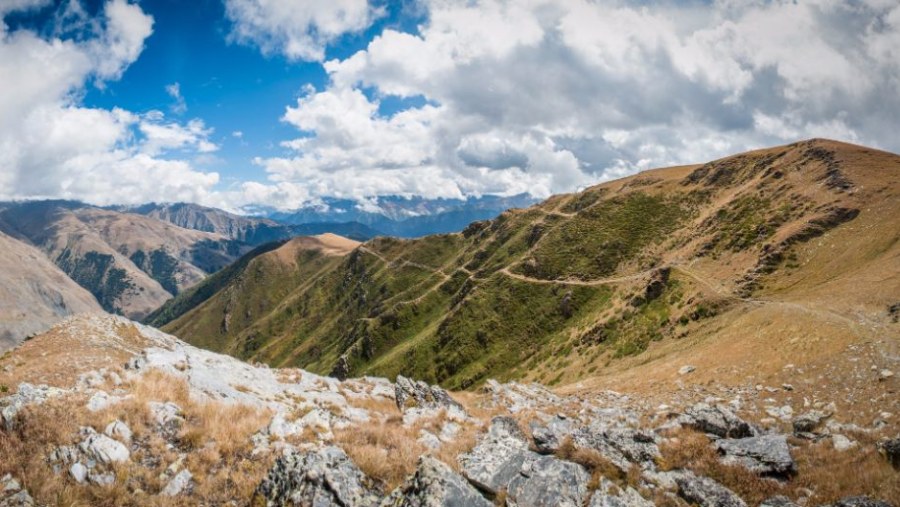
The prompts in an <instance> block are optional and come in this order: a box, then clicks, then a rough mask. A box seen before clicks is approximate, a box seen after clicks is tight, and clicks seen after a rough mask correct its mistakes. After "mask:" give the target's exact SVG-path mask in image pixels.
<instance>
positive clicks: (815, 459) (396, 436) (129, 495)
mask: <svg viewBox="0 0 900 507" xmlns="http://www.w3.org/2000/svg"><path fill="white" fill-rule="evenodd" d="M51 345H52V347H51ZM858 352H859V355H860V356H861V357H867V356H866V355H865V351H862V350H860V351H858ZM881 366H884V365H881ZM860 368H861V370H860V372H858V374H859V375H860V379H861V381H865V382H869V383H873V382H874V383H875V384H876V385H877V386H878V387H879V389H880V391H879V392H881V393H888V395H886V396H882V397H879V398H877V399H874V401H873V403H872V404H873V405H877V407H878V410H875V411H874V412H873V413H871V414H869V413H866V414H865V416H864V417H863V416H860V415H859V414H856V413H854V412H852V411H851V410H852V408H850V406H849V405H847V403H846V400H845V398H846V394H845V393H843V392H842V391H841V390H840V389H839V387H841V386H836V385H834V386H832V389H833V391H834V393H835V396H834V398H835V399H833V400H829V399H828V398H827V396H825V394H824V392H823V391H816V393H817V395H816V396H811V395H808V394H806V392H807V390H808V385H807V384H805V383H804V384H802V385H801V384H800V382H797V385H796V386H795V385H792V384H790V383H788V382H784V383H782V385H762V384H760V385H747V386H726V385H718V384H716V385H705V386H700V387H698V386H692V385H690V384H689V383H688V382H685V383H681V382H679V383H676V385H673V386H672V389H671V391H670V393H669V395H668V397H667V398H665V397H664V396H663V395H662V394H661V393H660V392H657V393H656V394H655V395H654V396H636V395H629V394H625V393H619V392H614V391H608V390H602V391H601V390H593V391H591V390H582V391H577V392H576V391H571V392H567V394H561V392H560V391H556V392H555V391H551V390H548V389H546V388H544V387H542V386H540V385H537V384H519V383H506V384H502V383H499V382H495V381H489V382H487V384H486V385H485V386H483V388H481V389H480V390H479V391H477V392H465V393H448V392H447V391H445V390H443V389H441V388H440V387H437V386H431V385H427V384H424V383H422V382H416V381H413V380H410V379H406V378H404V377H398V378H397V379H396V380H395V381H394V382H391V381H390V380H387V379H380V378H360V379H349V380H345V381H339V380H336V379H333V378H329V377H322V376H318V375H314V374H311V373H309V372H305V371H302V370H299V369H270V368H268V367H266V366H263V365H251V364H247V363H244V362H241V361H239V360H237V359H234V358H231V357H229V356H224V355H219V354H216V353H212V352H209V351H206V350H202V349H198V348H195V347H192V346H190V345H187V344H185V343H183V342H181V341H179V340H178V339H176V338H174V337H172V336H169V335H166V334H163V333H161V332H159V331H156V330H154V329H152V328H148V327H144V326H141V325H138V324H134V323H132V322H130V321H128V320H126V319H123V318H118V317H112V316H80V317H75V318H71V319H69V320H67V321H66V322H64V323H63V324H61V325H60V326H58V327H57V328H55V329H54V330H52V331H51V332H49V333H47V334H46V335H44V336H39V337H37V338H34V339H32V340H30V341H28V342H26V343H24V344H23V345H21V346H20V347H19V348H18V349H16V350H14V351H12V352H11V353H8V354H7V355H5V356H3V358H2V359H0V391H2V398H0V506H25V505H302V506H317V507H318V506H323V507H324V506H332V505H333V506H343V507H347V506H479V505H485V506H490V505H508V506H519V507H528V506H589V507H600V506H609V507H612V506H637V507H640V506H651V505H671V506H687V505H701V506H704V507H706V506H709V507H713V506H722V507H726V506H736V507H738V506H745V505H766V506H770V507H775V506H778V507H782V506H792V505H798V506H816V505H834V506H855V507H862V506H873V507H875V506H878V507H881V506H890V505H898V504H900V471H898V467H900V431H898V428H900V424H898V420H900V407H898V406H897V403H898V402H897V397H896V382H897V378H896V377H895V375H894V372H893V370H891V369H889V368H887V367H879V368H876V370H871V369H870V368H868V367H867V366H866V365H864V364H861V366H860ZM692 369H693V367H691V366H690V365H685V366H684V367H683V368H682V371H681V375H682V376H684V377H685V378H686V379H687V378H690V375H692V374H693V371H692ZM825 371H826V372H827V370H825ZM786 375H788V377H786V378H790V377H789V373H788V374H786ZM798 378H799V376H798ZM822 383H823V384H827V383H828V378H827V377H824V376H823V377H822ZM889 393H894V396H893V397H891V396H890V395H889Z"/></svg>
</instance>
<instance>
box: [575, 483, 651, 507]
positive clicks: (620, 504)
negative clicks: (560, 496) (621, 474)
mask: <svg viewBox="0 0 900 507" xmlns="http://www.w3.org/2000/svg"><path fill="white" fill-rule="evenodd" d="M588 507H653V502H651V501H650V500H647V499H645V498H644V497H642V496H641V494H640V493H638V492H637V490H635V489H634V488H632V487H631V486H625V487H624V488H620V487H617V486H615V485H614V484H612V483H611V482H610V481H609V480H607V479H605V478H604V479H601V481H600V487H599V488H597V491H594V494H593V495H591V503H590V504H589V506H588Z"/></svg>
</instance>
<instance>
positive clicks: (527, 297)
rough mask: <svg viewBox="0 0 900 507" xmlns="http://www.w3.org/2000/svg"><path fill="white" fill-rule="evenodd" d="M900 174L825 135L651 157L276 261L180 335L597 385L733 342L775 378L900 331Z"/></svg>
mask: <svg viewBox="0 0 900 507" xmlns="http://www.w3.org/2000/svg"><path fill="white" fill-rule="evenodd" d="M898 175H900V157H898V156H896V155H893V154H889V153H885V152H881V151H877V150H873V149H868V148H863V147H859V146H853V145H848V144H843V143H838V142H833V141H826V140H812V141H806V142H801V143H796V144H793V145H788V146H782V147H776V148H771V149H766V150H760V151H755V152H749V153H746V154H741V155H737V156H733V157H729V158H726V159H722V160H717V161H714V162H710V163H708V164H704V165H696V166H684V167H674V168H667V169H659V170H654V171H647V172H643V173H640V174H638V175H635V176H632V177H629V178H625V179H621V180H617V181H613V182H609V183H605V184H601V185H598V186H596V187H592V188H589V189H587V190H585V191H583V192H580V193H578V194H572V195H561V196H556V197H553V198H551V199H549V200H547V201H545V202H544V203H542V204H540V205H537V206H534V207H531V208H528V209H522V210H511V211H509V212H507V213H504V214H503V215H501V216H500V217H499V218H497V219H495V220H491V221H486V222H477V223H474V224H472V225H471V226H469V227H468V228H466V229H465V230H464V231H463V232H462V233H459V234H448V235H438V236H429V237H426V238H422V239H418V240H397V239H390V238H377V239H375V240H372V241H369V242H367V243H365V244H364V245H362V246H360V247H359V248H356V249H354V250H352V251H351V252H349V253H347V254H346V255H344V256H343V257H336V256H324V255H321V254H319V253H316V252H315V251H313V250H302V251H299V252H297V253H296V255H295V257H294V259H295V261H294V262H284V259H281V260H278V261H275V260H274V259H273V258H272V256H271V255H266V256H260V257H258V258H256V259H253V260H251V261H249V262H248V263H247V266H246V268H244V269H243V270H242V272H241V273H240V274H237V275H236V276H234V277H233V279H232V280H231V281H230V282H229V283H227V284H226V285H225V286H224V287H223V288H221V290H219V291H218V292H216V293H215V294H214V295H213V296H211V297H209V298H208V299H204V301H203V302H202V304H199V305H198V306H195V307H193V308H192V309H191V310H190V311H188V312H187V313H183V314H181V312H175V313H172V314H170V315H168V318H174V320H172V321H171V322H168V323H166V325H165V327H164V329H165V330H167V331H169V332H172V333H174V334H176V335H178V336H181V337H183V338H184V339H186V340H188V341H191V342H192V343H197V344H202V345H203V346H205V347H209V348H212V349H213V350H218V351H224V352H227V353H229V354H232V355H235V356H238V357H242V358H247V359H254V360H260V361H264V362H267V363H269V364H272V365H278V366H285V365H295V366H301V367H304V368H307V369H310V370H312V371H315V372H318V373H331V374H335V375H338V376H340V377H344V376H348V375H363V374H375V375H384V376H389V377H393V376H395V375H397V374H404V375H408V376H412V377H415V378H421V379H425V380H427V381H431V382H441V383H443V384H446V385H448V386H451V387H461V388H465V387H469V386H472V385H475V384H477V383H479V382H482V381H484V380H485V379H487V378H489V377H498V378H501V379H534V380H540V381H543V382H545V383H550V384H556V383H570V382H574V381H577V380H580V379H583V378H586V377H592V382H595V383H597V382H603V379H604V378H611V377H608V376H609V375H612V376H615V375H620V374H621V375H626V373H622V372H626V371H630V372H635V371H640V370H639V369H635V368H632V367H633V366H634V365H636V364H638V365H639V364H647V363H648V362H650V363H653V362H658V363H659V364H666V365H669V364H677V363H674V361H680V360H681V359H679V358H691V359H690V360H691V361H693V362H703V361H706V362H709V363H711V364H714V363H715V361H716V359H715V358H716V355H717V354H719V353H722V351H727V353H729V354H732V357H731V358H730V361H731V362H730V363H729V366H730V367H734V368H739V369H743V371H745V372H746V371H752V372H754V373H758V374H765V373H766V372H775V371H776V370H777V369H779V368H781V367H782V366H783V365H784V364H785V363H786V362H789V361H790V360H789V359H784V358H786V357H787V356H788V355H789V351H790V350H792V349H791V347H794V348H796V349H798V350H799V349H801V348H802V350H803V352H802V353H803V354H808V355H810V357H812V356H815V357H819V358H827V357H829V356H830V355H834V354H837V353H839V352H838V351H840V350H842V348H843V347H844V346H846V345H847V344H848V343H856V342H859V341H866V340H896V336H897V332H898V324H897V322H896V321H897V312H898V310H897V308H898V306H897V303H898V302H900V296H898V294H900V260H898V256H900V249H898V237H900V224H898V217H900V204H898V203H900V199H898V197H900V195H898V193H900V189H898V186H897V182H898V177H897V176H898ZM176 301H177V300H176ZM184 308H185V307H183V308H182V309H184ZM165 320H168V319H163V321H165ZM157 323H158V324H162V323H163V322H157ZM792 340H793V341H792ZM811 343H812V344H818V345H817V346H815V345H814V346H810V344H811ZM760 350H762V351H763V352H764V354H768V355H769V356H773V357H777V358H780V359H779V360H778V361H765V362H764V361H757V360H756V359H755V358H754V355H757V354H759V353H760ZM701 352H702V354H701ZM684 360H685V361H687V360H688V359H684ZM666 361H673V362H672V363H666ZM757 362H759V363H760V364H758V365H757V364H756V363H757ZM763 363H764V364H763ZM667 368H671V367H670V366H667ZM675 369H677V367H676V368H675ZM769 370H771V371H769ZM709 371H710V370H708V371H707V373H704V374H710V373H709ZM666 372H667V373H666V375H669V374H674V372H673V371H672V370H671V369H669V370H666ZM634 375H640V374H639V373H638V374H634ZM735 375H737V373H735ZM646 378H647V379H650V378H651V376H647V377H646ZM656 380H659V379H656ZM647 382H650V380H647Z"/></svg>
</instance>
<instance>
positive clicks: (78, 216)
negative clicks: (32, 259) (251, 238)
mask: <svg viewBox="0 0 900 507" xmlns="http://www.w3.org/2000/svg"><path fill="white" fill-rule="evenodd" d="M0 229H2V230H3V231H5V232H6V233H7V234H9V235H11V236H13V237H16V238H18V239H20V240H23V241H27V242H29V243H30V244H32V245H34V246H37V247H38V248H39V249H40V250H42V251H43V252H44V253H45V254H46V255H47V256H48V257H49V258H50V259H51V260H52V261H53V262H54V263H55V264H56V265H57V266H59V267H60V268H61V269H62V270H63V271H64V272H65V273H66V274H68V275H69V277H70V278H72V279H73V280H74V281H75V282H77V283H78V284H79V285H81V286H82V287H84V288H85V289H87V290H88V291H90V292H91V294H93V295H94V296H95V297H96V299H97V301H99V302H100V304H101V305H102V307H103V308H104V309H105V310H107V311H109V312H113V313H122V314H124V315H127V316H130V317H133V318H141V317H143V316H145V315H147V314H148V313H149V312H150V311H152V310H153V309H155V308H158V307H159V306H160V305H161V304H162V303H163V302H164V301H166V300H167V299H169V298H170V297H172V295H173V294H177V293H178V292H180V291H182V290H184V289H186V288H188V287H191V286H193V285H194V284H196V283H197V282H199V281H200V280H202V279H203V278H205V277H206V275H207V274H208V273H210V272H214V271H217V270H219V269H221V268H222V267H224V266H226V265H228V264H230V263H231V262H232V261H233V260H234V259H236V258H238V257H239V256H240V255H242V254H243V253H245V252H247V251H248V250H249V247H248V246H247V245H245V244H243V243H240V242H238V241H234V240H230V239H227V238H225V237H223V236H221V235H218V234H213V233H205V232H199V231H192V230H188V229H183V228H181V227H177V226H175V225H172V224H170V223H168V222H163V221H160V220H156V219H152V218H148V217H144V216H141V215H137V214H132V213H119V212H115V211H111V210H104V209H100V208H96V207H92V206H87V205H84V204H81V203H72V202H63V201H40V202H28V203H18V204H11V205H6V206H5V207H4V208H3V209H2V210H0Z"/></svg>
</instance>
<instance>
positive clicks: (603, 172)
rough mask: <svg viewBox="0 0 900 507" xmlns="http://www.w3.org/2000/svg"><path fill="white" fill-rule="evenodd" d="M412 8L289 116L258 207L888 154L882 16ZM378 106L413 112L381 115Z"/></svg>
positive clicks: (573, 3) (894, 50)
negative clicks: (814, 156)
mask: <svg viewBox="0 0 900 507" xmlns="http://www.w3.org/2000/svg"><path fill="white" fill-rule="evenodd" d="M423 4H424V5H425V6H426V7H427V9H428V16H427V21H426V22H425V23H424V24H423V25H422V26H421V27H420V28H419V31H418V33H415V34H410V33H401V32H398V31H395V30H392V29H386V30H384V31H383V32H382V33H381V34H380V35H378V36H376V37H375V38H374V39H373V40H372V41H371V42H370V43H369V44H368V46H367V47H366V48H365V49H364V50H362V51H359V52H358V53H356V54H354V55H352V56H350V57H349V58H346V59H343V60H331V61H327V62H325V63H324V64H323V65H324V68H325V69H326V71H327V72H328V73H329V77H330V81H329V84H328V85H327V87H326V88H325V89H322V90H319V91H312V92H308V93H307V95H305V96H304V97H303V98H301V99H300V100H299V101H298V102H297V104H296V105H292V106H290V107H288V108H287V112H286V114H285V117H284V120H285V121H286V122H288V123H289V124H291V125H294V126H295V127H297V129H298V130H299V131H301V133H302V137H299V138H298V139H295V140H292V141H288V142H286V143H284V146H286V147H288V148H290V149H291V150H293V151H294V154H293V155H290V156H284V157H270V158H264V159H259V160H258V163H259V164H261V165H263V166H264V167H265V168H266V170H267V171H268V172H269V175H270V179H271V180H272V182H273V188H272V190H271V194H267V197H268V198H270V199H272V200H275V201H278V200H279V199H285V200H286V201H284V205H286V206H290V205H291V204H294V205H296V202H294V203H290V202H287V200H290V199H300V198H303V195H302V194H303V193H302V192H298V191H296V190H291V189H292V188H293V187H302V188H304V189H305V190H306V192H308V194H309V195H310V196H317V195H326V194H329V195H361V194H365V193H366V192H372V193H378V194H385V193H417V192H428V193H429V194H431V195H444V196H454V195H459V194H466V193H484V192H501V193H514V192H517V191H520V190H524V191H530V192H532V193H534V194H536V195H546V194H548V193H552V192H560V191H569V190H573V189H575V188H577V187H580V186H583V185H585V184H588V183H591V182H596V181H598V180H602V179H608V178H613V177H618V176H623V175H625V174H628V173H631V172H634V171H636V170H640V169H646V168H650V167H654V166H661V165H668V164H677V163H686V162H699V161H705V160H709V159H712V158H715V157H718V156H723V155H727V154H730V153H734V152H738V151H743V150H746V149H751V148H755V147H760V146H766V145H773V144H779V143H785V142H792V141H796V140H798V139H800V138H808V137H818V136H824V137H835V138H839V139H844V140H848V141H857V142H862V143H866V144H870V145H875V146H879V147H884V148H887V149H893V150H894V151H900V140H898V138H897V137H896V136H895V135H894V133H895V132H897V130H898V129H900V119H898V118H900V95H898V94H897V93H896V89H897V87H898V85H900V49H898V48H900V5H898V4H897V3H896V2H890V1H886V0H868V1H860V2H853V3H840V2H830V1H828V0H800V1H773V2H734V1H730V0H718V1H715V2H713V3H712V5H705V4H704V5H699V4H698V5H691V4H687V5H683V6H680V5H677V4H671V3H662V4H653V5H647V4H646V3H645V2H637V1H635V2H630V1H627V0H626V1H613V0H608V1H602V0H601V1H588V0H519V1H515V2H512V1H506V0H474V1H473V0H465V1H462V0H460V1H455V0H432V1H425V2H423ZM363 90H365V93H364V92H363ZM390 96H395V97H399V98H407V99H408V98H418V99H419V100H420V102H421V99H425V100H424V102H425V105H422V106H420V107H414V108H411V109H406V110H404V111H402V112H399V113H396V114H393V115H381V114H379V112H378V111H379V109H380V106H381V102H382V101H384V99H385V98H387V97H390ZM423 182H425V183H423ZM264 187H265V185H261V186H255V187H254V189H253V191H254V192H255V193H256V194H259V195H262V194H264V193H265V190H263V188H264ZM267 202H268V203H271V202H272V201H271V200H268V201H267Z"/></svg>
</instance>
